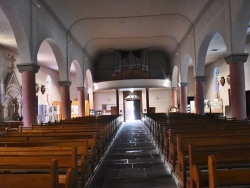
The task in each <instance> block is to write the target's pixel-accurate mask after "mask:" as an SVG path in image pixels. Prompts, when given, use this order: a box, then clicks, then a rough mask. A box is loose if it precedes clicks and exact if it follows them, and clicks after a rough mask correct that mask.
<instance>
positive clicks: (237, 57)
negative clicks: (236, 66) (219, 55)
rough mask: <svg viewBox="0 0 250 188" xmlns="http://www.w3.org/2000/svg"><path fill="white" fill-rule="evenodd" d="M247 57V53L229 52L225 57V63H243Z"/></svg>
mask: <svg viewBox="0 0 250 188" xmlns="http://www.w3.org/2000/svg"><path fill="white" fill-rule="evenodd" d="M247 58H248V53H231V54H229V55H228V56H226V57H225V61H226V62H227V64H229V63H245V62H246V61H247Z"/></svg>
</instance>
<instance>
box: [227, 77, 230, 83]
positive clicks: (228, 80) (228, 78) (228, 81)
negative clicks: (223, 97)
mask: <svg viewBox="0 0 250 188" xmlns="http://www.w3.org/2000/svg"><path fill="white" fill-rule="evenodd" d="M227 83H228V85H230V74H228V75H227Z"/></svg>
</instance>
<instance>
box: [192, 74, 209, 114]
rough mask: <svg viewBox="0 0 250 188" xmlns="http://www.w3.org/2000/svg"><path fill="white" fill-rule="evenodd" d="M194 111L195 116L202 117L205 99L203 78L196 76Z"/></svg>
mask: <svg viewBox="0 0 250 188" xmlns="http://www.w3.org/2000/svg"><path fill="white" fill-rule="evenodd" d="M194 79H195V109H196V114H200V115H204V114H205V111H204V99H205V87H204V82H205V79H206V77H205V76H196V77H195V78H194Z"/></svg>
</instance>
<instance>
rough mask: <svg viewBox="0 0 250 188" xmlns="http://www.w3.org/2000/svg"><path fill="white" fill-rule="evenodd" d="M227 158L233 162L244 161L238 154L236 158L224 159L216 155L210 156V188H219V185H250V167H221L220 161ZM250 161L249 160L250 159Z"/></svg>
mask: <svg viewBox="0 0 250 188" xmlns="http://www.w3.org/2000/svg"><path fill="white" fill-rule="evenodd" d="M223 160H226V161H227V162H230V163H231V164H232V163H236V162H239V163H242V159H239V158H238V156H237V157H236V156H235V158H234V159H231V158H230V159H228V157H225V158H223V159H218V158H216V157H215V156H214V155H210V156H209V157H208V175H209V180H208V181H209V188H217V187H219V186H231V187H233V186H235V187H239V186H245V187H247V186H248V187H249V186H250V178H249V174H250V167H249V166H246V167H242V166H241V168H228V169H225V168H223V169H219V168H218V166H219V163H221V162H223ZM248 162H249V161H248Z"/></svg>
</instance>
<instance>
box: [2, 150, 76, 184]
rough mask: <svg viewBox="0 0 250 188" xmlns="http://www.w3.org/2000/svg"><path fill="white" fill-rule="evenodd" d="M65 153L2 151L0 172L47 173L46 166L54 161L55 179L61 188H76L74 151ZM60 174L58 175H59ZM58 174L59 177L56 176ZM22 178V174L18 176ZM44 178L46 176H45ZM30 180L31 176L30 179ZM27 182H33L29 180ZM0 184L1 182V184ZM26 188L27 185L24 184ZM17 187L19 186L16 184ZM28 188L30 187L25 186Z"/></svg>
mask: <svg viewBox="0 0 250 188" xmlns="http://www.w3.org/2000/svg"><path fill="white" fill-rule="evenodd" d="M71 150H72V151H70V150H67V151H47V150H43V151H41V150H32V151H30V150H27V151H2V152H0V160H1V164H0V171H1V172H2V173H3V174H6V172H7V173H16V171H19V172H20V173H21V172H22V173H24V174H26V173H28V174H37V173H38V174H40V173H44V174H46V172H47V173H48V170H49V168H48V166H47V165H44V164H48V162H50V161H51V160H54V159H56V161H57V162H58V164H57V168H58V169H57V176H58V177H57V178H58V183H59V185H60V186H61V187H74V188H77V187H78V178H77V171H76V169H75V168H77V165H76V163H77V161H76V158H75V159H74V157H75V154H76V150H75V149H71ZM59 172H60V173H59ZM58 174H59V175H58ZM20 176H23V174H20ZM45 176H46V175H45ZM24 177H26V176H24ZM30 178H32V176H31V177H30ZM29 181H34V180H33V179H30V180H29ZM1 183H2V182H1ZM26 186H27V183H26ZM14 187H16V186H14ZM18 187H19V184H18ZM27 187H30V186H27Z"/></svg>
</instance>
